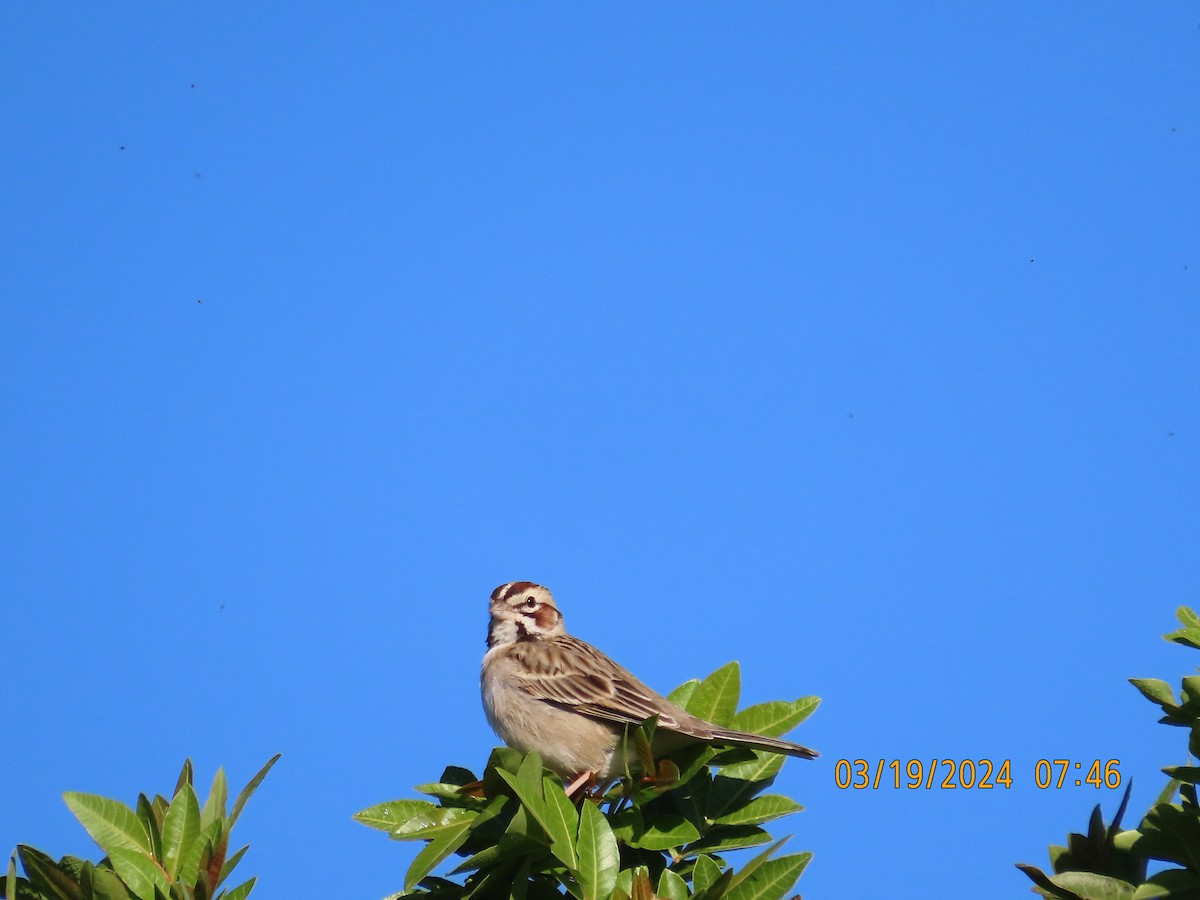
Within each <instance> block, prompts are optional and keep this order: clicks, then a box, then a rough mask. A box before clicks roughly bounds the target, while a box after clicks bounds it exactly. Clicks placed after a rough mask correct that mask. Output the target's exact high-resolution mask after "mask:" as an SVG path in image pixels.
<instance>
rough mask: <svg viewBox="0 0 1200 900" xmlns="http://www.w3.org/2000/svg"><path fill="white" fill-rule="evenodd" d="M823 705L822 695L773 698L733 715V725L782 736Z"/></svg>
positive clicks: (739, 728) (753, 732) (741, 728)
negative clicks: (798, 697) (787, 698)
mask: <svg viewBox="0 0 1200 900" xmlns="http://www.w3.org/2000/svg"><path fill="white" fill-rule="evenodd" d="M820 705H821V698H820V697H801V698H800V699H799V700H793V701H791V702H788V701H787V700H772V701H770V702H768V703H758V704H756V705H754V706H748V707H746V708H745V709H743V710H742V711H741V712H740V713H738V714H737V715H736V716H734V717H733V724H732V727H733V728H736V729H737V730H738V731H749V732H750V733H751V734H766V735H769V736H771V737H780V736H782V735H785V734H787V733H788V732H789V731H791V730H792V729H793V728H795V727H796V726H797V725H799V724H800V723H801V722H803V721H804V720H805V719H807V718H808V717H809V716H811V715H812V714H813V712H814V711H815V710H816V708H817V707H818V706H820Z"/></svg>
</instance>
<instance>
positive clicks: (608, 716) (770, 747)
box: [479, 581, 817, 789]
mask: <svg viewBox="0 0 1200 900" xmlns="http://www.w3.org/2000/svg"><path fill="white" fill-rule="evenodd" d="M488 608H489V612H490V613H491V622H490V624H489V626H488V638H487V646H488V649H487V652H486V653H485V654H484V657H483V667H482V669H481V671H480V676H479V684H480V689H481V693H482V695H483V709H484V712H485V713H486V715H487V720H488V724H490V725H491V726H492V729H493V730H494V731H495V732H496V734H497V735H499V736H500V738H501V740H503V741H504V743H506V744H507V745H508V746H510V747H512V748H514V749H516V750H519V751H521V752H522V753H528V752H529V751H530V750H537V751H538V753H539V754H540V755H541V757H542V761H543V763H544V764H545V765H546V766H547V768H549V769H551V770H552V771H554V772H556V773H557V774H558V775H559V776H561V777H562V778H563V779H564V780H566V781H571V782H572V783H571V789H574V788H576V787H578V786H579V785H581V784H583V783H584V782H585V781H588V780H589V779H594V780H609V779H613V778H617V777H619V776H621V775H623V774H624V773H626V772H628V771H631V770H633V769H637V768H638V761H637V754H636V753H635V752H633V749H632V748H629V749H627V748H626V746H625V744H626V741H625V735H626V732H627V730H629V727H630V726H633V727H636V726H638V725H640V724H641V723H642V722H644V721H646V720H647V719H649V718H651V717H653V716H657V717H658V725H657V728H656V730H655V736H654V750H655V751H657V752H665V751H669V750H671V749H672V748H677V747H679V746H682V745H686V744H688V743H694V742H696V741H701V742H705V743H710V744H716V745H720V746H730V747H748V748H750V749H752V750H766V751H769V752H771V753H784V754H787V755H788V756H797V757H800V758H802V759H813V758H815V757H816V756H817V752H816V751H815V750H810V749H809V748H808V747H802V746H800V745H799V744H794V743H792V742H791V741H785V740H782V739H780V738H775V737H767V736H765V735H760V734H750V733H748V732H745V731H735V730H733V729H730V728H722V727H721V726H720V725H715V724H713V723H712V722H706V721H705V720H704V719H701V718H698V717H697V716H693V715H691V714H690V713H688V712H686V711H684V710H683V709H681V708H680V707H678V706H676V705H675V704H674V703H672V702H671V701H669V700H668V699H666V698H665V697H663V696H662V695H661V694H658V693H656V692H655V691H653V690H651V689H650V688H649V687H647V686H646V685H645V684H643V683H642V682H641V681H639V680H638V679H637V678H636V677H635V676H634V675H633V674H632V673H631V672H630V671H629V670H628V669H626V668H624V667H623V666H620V665H618V664H617V663H615V662H613V661H612V660H611V659H609V658H608V657H607V656H606V655H605V654H604V653H602V652H601V651H599V650H597V649H596V648H595V647H593V646H592V645H591V644H587V643H585V642H583V641H581V640H579V638H576V637H572V636H571V635H569V634H567V629H566V626H565V625H564V624H563V616H562V613H561V612H559V610H558V606H557V604H556V603H555V602H554V597H553V596H551V594H550V591H548V590H547V589H546V588H544V587H542V586H541V585H540V584H534V583H533V582H531V581H510V582H508V583H507V584H502V585H500V587H498V588H496V590H494V591H492V596H491V601H490V603H489V607H488Z"/></svg>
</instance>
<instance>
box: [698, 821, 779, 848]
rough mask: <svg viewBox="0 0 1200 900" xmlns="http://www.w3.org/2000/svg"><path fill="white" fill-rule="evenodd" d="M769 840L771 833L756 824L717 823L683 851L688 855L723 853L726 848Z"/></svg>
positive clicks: (762, 842) (751, 844) (752, 844)
mask: <svg viewBox="0 0 1200 900" xmlns="http://www.w3.org/2000/svg"><path fill="white" fill-rule="evenodd" d="M770 840H771V835H769V834H768V833H767V832H766V831H765V830H764V829H762V828H759V827H758V826H757V825H717V826H714V827H713V828H711V829H710V830H709V832H708V834H706V835H705V836H704V837H702V838H701V839H700V840H698V841H696V842H695V843H694V844H691V845H689V846H688V847H687V848H686V850H685V853H687V855H689V856H690V855H692V854H693V853H696V852H701V853H723V852H725V851H727V850H741V849H744V848H746V847H759V846H762V845H763V844H766V843H769V842H770Z"/></svg>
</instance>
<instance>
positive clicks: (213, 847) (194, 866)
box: [178, 819, 246, 885]
mask: <svg viewBox="0 0 1200 900" xmlns="http://www.w3.org/2000/svg"><path fill="white" fill-rule="evenodd" d="M228 824H229V823H228V821H227V820H225V819H214V820H213V821H211V822H209V823H208V824H207V825H205V826H204V827H203V828H202V829H200V834H199V835H198V836H197V837H196V839H195V840H194V841H192V842H191V843H190V844H188V846H187V847H185V848H184V851H183V854H182V855H181V856H180V858H179V879H178V880H179V881H181V882H182V883H184V884H188V885H190V884H194V883H195V881H196V879H197V878H199V877H200V876H201V871H200V869H201V866H204V869H205V872H204V874H205V882H206V883H208V881H209V878H208V875H209V872H208V869H209V868H210V866H211V865H213V864H215V867H216V870H217V871H216V874H215V880H214V881H212V883H213V884H214V885H219V884H220V883H221V882H222V881H224V880H225V876H226V875H228V874H229V873H230V872H232V871H233V867H234V866H236V865H237V861H238V860H239V859H241V853H245V852H246V848H245V847H243V848H242V850H241V853H238V854H235V856H234V858H233V859H231V860H228V859H225V858H224V854H225V851H226V850H227V849H228V848H229V832H228V831H227V830H226V829H227V828H228ZM218 851H219V852H220V854H221V859H220V860H215V857H216V855H217V852H218Z"/></svg>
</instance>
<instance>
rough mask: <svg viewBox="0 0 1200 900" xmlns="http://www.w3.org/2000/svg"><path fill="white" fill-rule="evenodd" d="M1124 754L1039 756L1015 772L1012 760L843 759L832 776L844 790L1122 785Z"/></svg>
mask: <svg viewBox="0 0 1200 900" xmlns="http://www.w3.org/2000/svg"><path fill="white" fill-rule="evenodd" d="M1120 765H1121V761H1120V760H1119V759H1089V760H1073V759H1039V760H1038V761H1037V762H1036V763H1034V764H1033V767H1032V771H1031V772H1024V773H1022V772H1020V771H1018V772H1017V774H1016V775H1014V774H1013V764H1012V760H1011V759H1001V760H991V759H936V758H935V759H908V760H899V759H892V760H887V759H839V760H838V761H837V762H836V763H835V764H834V767H833V781H834V784H836V785H837V786H838V787H839V788H842V789H845V790H881V789H885V788H891V789H893V790H903V789H905V788H907V789H909V790H914V791H916V790H927V791H928V790H935V789H938V790H983V791H986V790H997V789H999V790H1010V789H1011V788H1012V787H1013V785H1014V784H1015V785H1017V786H1021V784H1022V782H1024V783H1026V784H1033V786H1034V787H1037V788H1040V789H1041V790H1061V789H1063V788H1068V787H1090V788H1097V789H1099V788H1108V789H1110V790H1111V789H1113V788H1118V787H1120V786H1121V770H1120Z"/></svg>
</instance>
